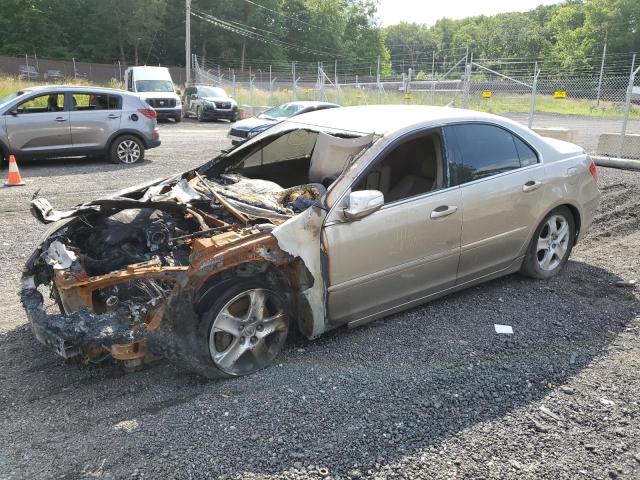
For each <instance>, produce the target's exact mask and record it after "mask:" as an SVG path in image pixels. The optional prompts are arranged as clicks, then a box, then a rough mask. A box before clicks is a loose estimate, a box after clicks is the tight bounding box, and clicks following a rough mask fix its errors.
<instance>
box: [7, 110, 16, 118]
mask: <svg viewBox="0 0 640 480" xmlns="http://www.w3.org/2000/svg"><path fill="white" fill-rule="evenodd" d="M9 115H11V116H13V117H17V116H18V110H16V109H13V110H9Z"/></svg>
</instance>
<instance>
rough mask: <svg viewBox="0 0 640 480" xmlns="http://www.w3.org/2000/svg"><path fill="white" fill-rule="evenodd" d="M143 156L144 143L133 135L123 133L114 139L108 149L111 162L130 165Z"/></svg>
mask: <svg viewBox="0 0 640 480" xmlns="http://www.w3.org/2000/svg"><path fill="white" fill-rule="evenodd" d="M143 158H144V145H143V144H142V142H141V141H140V140H138V139H137V138H136V137H134V136H133V135H123V136H121V137H118V138H116V139H115V141H114V142H113V143H112V144H111V148H110V149H109V160H110V161H111V162H113V163H123V164H125V165H130V164H133V163H136V162H138V161H140V160H142V159H143Z"/></svg>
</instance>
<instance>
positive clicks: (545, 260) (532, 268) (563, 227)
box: [520, 207, 576, 279]
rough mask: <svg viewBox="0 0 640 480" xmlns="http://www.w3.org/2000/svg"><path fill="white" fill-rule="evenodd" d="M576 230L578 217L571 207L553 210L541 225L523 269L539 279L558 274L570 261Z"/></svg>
mask: <svg viewBox="0 0 640 480" xmlns="http://www.w3.org/2000/svg"><path fill="white" fill-rule="evenodd" d="M575 231H576V228H575V220H574V218H573V214H572V213H571V211H570V210H569V209H568V208H566V207H559V208H556V209H554V210H552V211H551V212H550V213H549V214H548V215H547V216H546V217H545V219H544V220H543V221H542V223H540V225H538V228H537V229H536V231H535V234H534V236H533V238H532V239H531V243H530V245H529V248H528V250H527V254H526V256H525V259H524V262H523V264H522V269H521V270H520V272H521V273H522V274H524V275H526V276H528V277H532V278H539V279H542V278H551V277H553V276H555V275H557V274H558V273H559V272H560V270H562V268H563V267H564V266H565V264H566V263H567V261H568V260H569V255H571V250H572V249H573V244H574V243H575Z"/></svg>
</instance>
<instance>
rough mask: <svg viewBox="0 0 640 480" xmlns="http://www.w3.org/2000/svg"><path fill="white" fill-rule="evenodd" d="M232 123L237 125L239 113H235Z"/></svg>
mask: <svg viewBox="0 0 640 480" xmlns="http://www.w3.org/2000/svg"><path fill="white" fill-rule="evenodd" d="M230 121H231V123H236V122H237V121H238V112H233V117H231V120H230Z"/></svg>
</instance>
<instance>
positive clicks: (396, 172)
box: [352, 130, 444, 204]
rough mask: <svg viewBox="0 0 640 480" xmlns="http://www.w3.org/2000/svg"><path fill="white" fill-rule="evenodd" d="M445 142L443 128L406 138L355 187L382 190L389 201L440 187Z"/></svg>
mask: <svg viewBox="0 0 640 480" xmlns="http://www.w3.org/2000/svg"><path fill="white" fill-rule="evenodd" d="M442 146H443V143H442V136H441V134H440V131H439V130H431V131H429V132H425V133H423V134H420V135H419V136H413V137H412V138H409V139H407V140H405V141H402V142H401V143H400V144H399V145H396V146H395V147H393V148H392V150H391V151H389V152H387V153H384V154H383V157H382V159H381V160H380V161H379V162H377V163H376V165H375V166H374V168H373V169H371V170H370V171H369V172H367V174H366V176H365V177H364V178H362V179H360V180H359V182H358V184H357V185H356V186H355V187H354V188H352V190H353V191H356V190H379V191H381V192H382V193H383V195H384V201H385V204H388V203H392V202H396V201H398V200H402V199H405V198H409V197H413V196H416V195H421V194H423V193H427V192H432V191H435V190H438V189H440V188H442V186H443V185H444V182H443V168H442V165H443V148H442Z"/></svg>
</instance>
